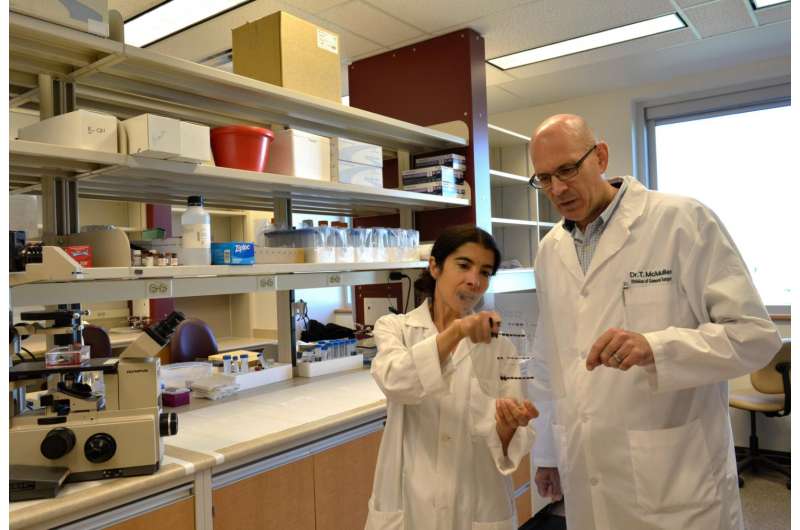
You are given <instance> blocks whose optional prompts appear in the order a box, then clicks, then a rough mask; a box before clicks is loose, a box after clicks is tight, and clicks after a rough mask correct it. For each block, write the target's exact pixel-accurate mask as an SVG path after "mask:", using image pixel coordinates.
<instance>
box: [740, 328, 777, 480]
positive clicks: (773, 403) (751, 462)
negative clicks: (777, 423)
mask: <svg viewBox="0 0 800 530" xmlns="http://www.w3.org/2000/svg"><path fill="white" fill-rule="evenodd" d="M791 349H792V343H791V339H783V346H781V349H780V350H779V351H778V353H776V354H775V357H773V359H772V361H770V363H769V364H768V365H767V366H765V367H764V368H762V369H760V370H757V371H755V372H753V373H752V374H750V382H751V383H752V385H753V388H752V389H745V390H737V391H734V392H732V393H731V395H730V397H729V399H728V404H729V405H730V406H731V407H734V408H737V409H740V410H746V411H748V412H749V413H750V446H749V447H748V448H747V450H746V452H744V454H743V455H741V457H739V456H737V465H736V467H737V470H738V472H739V487H740V488H741V487H742V486H744V480H743V479H742V472H743V471H745V470H746V469H751V468H752V469H753V471H758V469H759V468H762V467H763V468H766V469H771V470H773V471H777V472H778V473H781V474H782V475H784V476H785V477H786V478H787V479H791V471H790V469H791V468H790V466H789V465H786V464H781V463H779V462H777V461H775V460H774V459H773V458H771V457H769V456H767V455H765V454H762V453H761V451H760V450H759V448H758V435H757V434H756V412H761V413H763V414H764V415H765V416H769V417H779V418H780V417H783V416H788V415H789V413H790V412H791V384H790V378H789V371H790V369H791ZM786 487H787V488H789V487H790V480H787V482H786Z"/></svg>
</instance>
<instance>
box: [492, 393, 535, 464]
mask: <svg viewBox="0 0 800 530" xmlns="http://www.w3.org/2000/svg"><path fill="white" fill-rule="evenodd" d="M538 415H539V411H538V410H536V407H534V406H533V403H531V402H530V401H528V400H527V399H526V400H525V401H523V402H522V403H520V402H518V401H517V400H516V399H512V398H501V399H498V400H497V401H495V414H494V419H495V422H496V423H497V435H498V436H499V437H500V441H501V442H503V454H506V453H507V452H508V444H509V443H511V439H512V438H513V437H514V433H515V432H517V427H525V426H526V425H528V422H530V421H531V420H532V419H533V418H535V417H537V416H538Z"/></svg>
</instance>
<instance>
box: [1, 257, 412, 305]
mask: <svg viewBox="0 0 800 530" xmlns="http://www.w3.org/2000/svg"><path fill="white" fill-rule="evenodd" d="M427 265H428V263H427V262H426V261H409V262H396V263H350V264H347V263H345V264H343V263H287V264H257V265H249V266H247V265H245V266H234V265H213V266H177V267H94V268H86V269H82V272H81V273H80V274H77V275H75V279H72V280H65V281H43V282H38V283H26V284H19V285H14V286H13V287H11V288H10V304H11V306H13V307H21V306H32V305H52V304H67V303H97V302H111V301H116V300H137V299H151V298H181V297H186V296H207V295H220V294H242V293H258V292H275V291H284V290H290V289H311V288H319V287H341V286H347V285H363V284H374V283H386V282H388V281H389V273H390V272H391V271H397V270H409V269H421V268H425V267H427ZM19 274H23V273H11V280H12V281H11V283H12V285H13V284H14V283H16V278H15V275H19Z"/></svg>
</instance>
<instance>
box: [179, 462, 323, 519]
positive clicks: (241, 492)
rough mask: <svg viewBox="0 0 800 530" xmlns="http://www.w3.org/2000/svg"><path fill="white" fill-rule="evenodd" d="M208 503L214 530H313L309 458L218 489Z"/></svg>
mask: <svg viewBox="0 0 800 530" xmlns="http://www.w3.org/2000/svg"><path fill="white" fill-rule="evenodd" d="M212 500H213V506H214V512H213V513H214V529H215V530H235V529H241V530H252V529H258V530H314V528H315V524H314V461H313V457H308V458H304V459H302V460H298V461H296V462H292V463H290V464H286V465H284V466H281V467H278V468H275V469H272V470H270V471H265V472H264V473H261V474H259V475H256V476H254V477H250V478H246V479H244V480H240V481H239V482H235V483H233V484H230V485H228V486H223V487H221V488H218V489H216V490H214V491H213V493H212ZM164 528H166V527H164ZM169 530H173V529H171V528H170V529H169Z"/></svg>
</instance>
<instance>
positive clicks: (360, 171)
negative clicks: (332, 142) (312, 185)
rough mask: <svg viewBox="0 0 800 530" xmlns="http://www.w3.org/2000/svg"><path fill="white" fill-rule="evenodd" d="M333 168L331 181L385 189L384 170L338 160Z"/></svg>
mask: <svg viewBox="0 0 800 530" xmlns="http://www.w3.org/2000/svg"><path fill="white" fill-rule="evenodd" d="M334 164H335V165H334V166H333V167H332V168H331V180H332V181H334V182H342V183H345V184H358V185H360V186H371V187H373V188H383V168H381V167H375V166H367V165H364V164H356V163H354V162H346V161H344V160H337V161H335V162H334Z"/></svg>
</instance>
